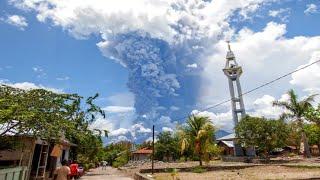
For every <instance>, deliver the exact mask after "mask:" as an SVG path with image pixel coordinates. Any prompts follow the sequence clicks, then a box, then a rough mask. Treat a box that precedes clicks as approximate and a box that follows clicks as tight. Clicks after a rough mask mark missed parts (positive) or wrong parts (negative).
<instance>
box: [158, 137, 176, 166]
mask: <svg viewBox="0 0 320 180" xmlns="http://www.w3.org/2000/svg"><path fill="white" fill-rule="evenodd" d="M157 139H158V141H157V142H156V144H155V157H156V158H157V159H159V160H164V159H165V160H166V161H169V158H170V157H172V158H173V159H177V157H178V156H179V145H178V138H177V137H176V136H174V135H173V134H172V133H171V132H169V131H165V132H161V133H160V134H158V135H157Z"/></svg>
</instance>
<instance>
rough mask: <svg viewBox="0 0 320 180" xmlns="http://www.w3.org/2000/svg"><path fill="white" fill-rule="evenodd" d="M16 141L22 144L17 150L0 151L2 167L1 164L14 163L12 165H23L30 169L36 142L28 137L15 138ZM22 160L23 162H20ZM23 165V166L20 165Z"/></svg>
mask: <svg viewBox="0 0 320 180" xmlns="http://www.w3.org/2000/svg"><path fill="white" fill-rule="evenodd" d="M13 138H14V140H15V141H18V142H20V144H19V146H18V148H17V150H2V151H0V166H1V164H4V162H5V161H6V163H5V164H7V163H8V161H12V163H13V164H12V165H16V166H18V165H21V166H27V167H29V165H30V161H32V157H33V151H34V146H35V141H34V139H33V138H28V137H13ZM20 160H21V162H20ZM19 163H21V164H19Z"/></svg>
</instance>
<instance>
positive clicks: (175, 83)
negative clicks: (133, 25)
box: [98, 32, 197, 127]
mask: <svg viewBox="0 0 320 180" xmlns="http://www.w3.org/2000/svg"><path fill="white" fill-rule="evenodd" d="M98 46H99V48H100V50H101V51H102V52H103V54H104V55H105V56H106V57H109V58H110V57H111V58H112V59H114V60H115V61H117V62H119V63H120V64H121V65H123V66H124V67H126V68H127V69H128V71H129V78H128V83H127V86H128V88H129V90H130V91H131V92H132V93H133V94H134V95H135V104H134V106H135V109H136V113H137V114H138V119H137V121H140V122H143V123H144V125H146V126H147V127H150V126H151V124H152V123H154V122H155V120H157V122H156V123H158V124H159V125H161V126H172V125H173V124H172V123H171V122H170V120H168V118H164V117H167V116H169V115H172V114H177V112H178V111H179V110H180V109H181V106H182V105H185V104H188V103H191V104H192V103H193V102H192V101H193V100H190V99H192V97H194V94H193V93H196V92H197V91H196V90H193V89H192V87H193V86H192V85H191V84H192V83H193V81H194V77H192V75H186V73H188V72H187V71H186V68H188V66H185V67H181V66H183V64H185V63H186V62H187V61H188V58H186V57H183V58H182V56H179V57H178V56H176V54H180V53H181V51H184V48H185V47H183V46H181V47H180V48H177V47H172V46H170V45H169V44H168V43H167V42H165V41H164V40H161V39H157V38H152V37H151V36H150V35H149V34H147V33H143V32H131V33H126V34H120V35H116V36H114V37H112V38H111V39H110V38H109V39H108V41H105V42H101V43H99V44H98ZM182 47H183V48H182ZM188 54H189V56H188V57H189V58H190V59H192V56H191V54H192V53H190V52H189V53H188ZM194 60H195V59H192V61H194ZM182 61H183V62H182ZM189 61H190V60H189ZM192 67H195V65H193V66H192ZM181 82H183V84H186V85H183V86H182V85H181V84H182V83H181ZM185 88H188V89H185ZM187 92H188V93H187ZM188 99H189V100H188ZM182 109H185V108H182ZM181 111H182V110H180V112H181ZM159 119H160V120H161V119H165V121H163V122H159V121H158V120H159ZM169 119H170V118H169ZM146 120H147V121H146Z"/></svg>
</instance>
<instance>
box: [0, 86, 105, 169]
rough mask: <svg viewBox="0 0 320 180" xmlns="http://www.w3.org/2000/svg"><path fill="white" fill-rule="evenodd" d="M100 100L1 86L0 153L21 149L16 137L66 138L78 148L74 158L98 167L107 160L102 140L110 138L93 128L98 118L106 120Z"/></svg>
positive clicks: (53, 139)
mask: <svg viewBox="0 0 320 180" xmlns="http://www.w3.org/2000/svg"><path fill="white" fill-rule="evenodd" d="M97 97H98V94H96V95H94V96H93V97H89V98H87V99H84V98H83V97H81V96H79V95H77V94H63V93H55V92H52V91H48V90H44V89H34V90H22V89H17V88H13V87H10V86H5V85H0V128H1V132H0V149H15V148H19V144H17V143H16V142H15V141H14V140H13V139H12V138H11V137H13V136H33V137H35V138H38V137H39V138H42V139H45V140H47V141H49V142H59V141H60V139H64V138H66V139H67V140H69V141H70V142H72V143H74V144H76V145H77V148H76V149H75V150H74V151H72V152H71V154H70V156H71V158H72V159H73V160H76V159H78V161H79V162H81V163H82V164H83V165H84V167H87V168H90V167H94V166H95V164H96V163H98V162H100V161H101V160H102V159H103V158H104V153H105V152H104V150H103V143H102V139H101V136H107V135H108V132H107V131H104V132H101V131H100V130H92V129H90V128H89V126H90V124H91V123H93V122H94V121H95V120H96V118H97V117H99V116H105V114H104V112H103V111H102V110H101V109H100V107H98V106H97V105H95V104H94V102H93V101H94V100H95V99H96V98H97Z"/></svg>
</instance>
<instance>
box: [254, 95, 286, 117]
mask: <svg viewBox="0 0 320 180" xmlns="http://www.w3.org/2000/svg"><path fill="white" fill-rule="evenodd" d="M284 96H285V95H283V96H282V97H284ZM275 100H276V99H275V98H274V97H272V96H270V95H264V96H262V97H261V98H258V99H257V100H255V101H254V103H253V112H249V113H248V114H250V115H252V116H258V117H261V116H263V117H266V118H278V117H279V116H280V115H281V114H282V113H283V109H281V108H279V107H275V106H273V105H272V103H273V102H274V101H275ZM280 100H281V101H283V100H284V98H281V99H280Z"/></svg>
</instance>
